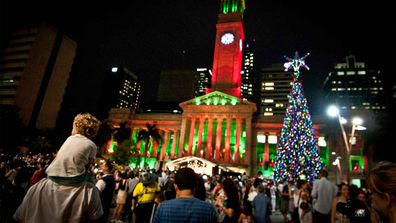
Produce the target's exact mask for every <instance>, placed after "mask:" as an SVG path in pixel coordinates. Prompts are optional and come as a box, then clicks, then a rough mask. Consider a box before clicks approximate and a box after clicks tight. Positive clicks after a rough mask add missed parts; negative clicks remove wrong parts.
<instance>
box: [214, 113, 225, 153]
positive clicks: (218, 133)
mask: <svg viewBox="0 0 396 223" xmlns="http://www.w3.org/2000/svg"><path fill="white" fill-rule="evenodd" d="M222 125H223V118H222V117H218V118H217V128H216V144H215V149H216V158H215V160H216V161H220V159H221V151H220V149H221V148H220V146H221V127H222Z"/></svg>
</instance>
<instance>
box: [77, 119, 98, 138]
mask: <svg viewBox="0 0 396 223" xmlns="http://www.w3.org/2000/svg"><path fill="white" fill-rule="evenodd" d="M100 125H101V122H100V121H99V120H98V119H97V118H96V117H95V116H93V115H91V114H89V113H84V114H78V115H76V117H75V118H74V122H73V130H72V135H75V134H81V135H83V136H86V137H87V138H90V139H92V138H94V137H95V136H96V134H97V133H98V130H99V127H100Z"/></svg>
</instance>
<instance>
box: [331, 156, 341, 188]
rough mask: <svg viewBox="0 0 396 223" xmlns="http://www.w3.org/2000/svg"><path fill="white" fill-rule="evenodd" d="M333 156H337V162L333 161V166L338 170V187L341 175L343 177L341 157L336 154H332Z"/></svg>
mask: <svg viewBox="0 0 396 223" xmlns="http://www.w3.org/2000/svg"><path fill="white" fill-rule="evenodd" d="M331 155H333V156H335V160H334V161H333V163H332V164H333V166H334V167H335V169H336V184H337V185H338V184H339V183H340V175H341V177H342V172H341V163H340V159H341V156H339V155H338V154H337V153H336V152H332V153H331Z"/></svg>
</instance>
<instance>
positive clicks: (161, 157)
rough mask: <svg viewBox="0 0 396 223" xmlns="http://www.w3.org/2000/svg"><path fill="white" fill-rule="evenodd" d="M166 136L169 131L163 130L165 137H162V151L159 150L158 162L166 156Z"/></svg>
mask: <svg viewBox="0 0 396 223" xmlns="http://www.w3.org/2000/svg"><path fill="white" fill-rule="evenodd" d="M168 135H169V130H168V129H166V130H165V137H164V143H163V144H162V149H161V156H160V160H163V159H164V157H165V155H166V145H168V140H169V139H168Z"/></svg>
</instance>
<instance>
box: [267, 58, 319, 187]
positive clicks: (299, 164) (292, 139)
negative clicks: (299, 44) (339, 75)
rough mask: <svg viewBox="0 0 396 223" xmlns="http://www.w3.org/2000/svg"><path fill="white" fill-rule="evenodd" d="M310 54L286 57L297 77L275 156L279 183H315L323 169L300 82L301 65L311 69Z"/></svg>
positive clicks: (276, 175)
mask: <svg viewBox="0 0 396 223" xmlns="http://www.w3.org/2000/svg"><path fill="white" fill-rule="evenodd" d="M308 55H309V54H307V55H305V56H304V57H301V58H298V57H299V56H298V53H297V52H296V55H295V56H294V59H291V58H288V57H285V58H286V59H287V61H288V62H286V63H285V68H286V70H285V71H287V70H289V69H290V68H293V70H294V77H293V82H292V89H291V92H290V94H289V96H288V102H289V104H288V107H287V110H286V117H285V119H284V121H283V127H282V131H281V136H280V139H279V144H278V147H279V149H278V151H277V156H276V159H275V170H274V180H275V181H276V182H284V181H296V180H298V179H302V180H307V181H311V182H312V181H313V180H314V178H315V176H316V175H317V174H318V172H319V170H320V169H321V168H322V164H321V162H320V156H319V153H318V146H317V139H316V137H315V134H314V129H313V126H312V120H311V116H310V114H309V111H308V106H307V99H306V98H305V97H304V91H303V87H302V84H301V83H300V82H299V77H300V68H301V67H304V68H306V69H307V70H308V69H309V67H308V66H307V65H306V64H305V61H304V60H305V57H306V56H308Z"/></svg>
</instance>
